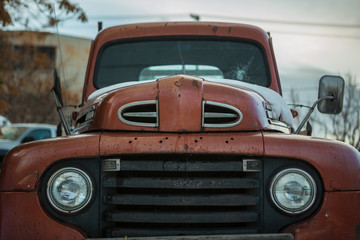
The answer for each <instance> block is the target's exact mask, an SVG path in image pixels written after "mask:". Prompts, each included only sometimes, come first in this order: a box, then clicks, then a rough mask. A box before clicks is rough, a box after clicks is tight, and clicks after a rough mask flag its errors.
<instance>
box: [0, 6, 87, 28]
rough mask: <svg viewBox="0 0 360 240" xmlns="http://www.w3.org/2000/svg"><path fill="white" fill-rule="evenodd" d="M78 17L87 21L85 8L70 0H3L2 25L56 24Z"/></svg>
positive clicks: (36, 25) (0, 10)
mask: <svg viewBox="0 0 360 240" xmlns="http://www.w3.org/2000/svg"><path fill="white" fill-rule="evenodd" d="M74 17H76V18H77V19H78V20H80V21H82V22H86V21H87V17H86V15H85V12H84V10H83V9H82V8H81V7H80V6H79V5H78V4H76V3H73V2H72V1H70V0H55V1H53V0H28V1H27V0H23V1H21V0H1V1H0V26H1V27H2V28H4V27H7V26H9V25H14V24H15V23H17V24H20V25H22V26H24V27H26V28H37V29H40V28H42V27H48V26H54V25H55V24H57V23H58V22H60V21H65V20H67V19H69V18H74Z"/></svg>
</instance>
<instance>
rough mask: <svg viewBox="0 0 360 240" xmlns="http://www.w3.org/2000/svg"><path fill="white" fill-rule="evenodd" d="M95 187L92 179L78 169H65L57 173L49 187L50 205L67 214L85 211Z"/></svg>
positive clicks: (51, 178)
mask: <svg viewBox="0 0 360 240" xmlns="http://www.w3.org/2000/svg"><path fill="white" fill-rule="evenodd" d="M92 195H93V187H92V183H91V180H90V177H89V176H88V175H87V174H86V173H85V172H84V171H82V170H80V169H77V168H70V167H69V168H63V169H60V170H58V171H57V172H55V173H54V174H53V175H52V176H51V177H50V179H49V181H48V185H47V196H48V199H49V201H50V204H51V205H52V206H53V207H54V208H56V209H57V210H59V211H61V212H65V213H74V212H78V211H80V210H81V209H83V208H84V207H85V206H86V205H87V204H88V203H89V202H90V200H91V197H92Z"/></svg>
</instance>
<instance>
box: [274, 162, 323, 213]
mask: <svg viewBox="0 0 360 240" xmlns="http://www.w3.org/2000/svg"><path fill="white" fill-rule="evenodd" d="M316 191H317V188H316V184H315V181H314V179H313V178H312V177H311V176H310V174H308V173H307V172H305V171H304V170H301V169H298V168H288V169H285V170H283V171H281V172H279V173H278V174H276V175H275V177H274V178H273V180H272V182H271V186H270V195H271V198H272V200H273V202H274V203H275V205H276V206H277V207H278V208H279V209H281V210H282V211H284V212H286V213H290V214H299V213H302V212H305V211H306V210H308V209H309V208H310V207H311V206H312V205H313V203H314V201H315V196H316Z"/></svg>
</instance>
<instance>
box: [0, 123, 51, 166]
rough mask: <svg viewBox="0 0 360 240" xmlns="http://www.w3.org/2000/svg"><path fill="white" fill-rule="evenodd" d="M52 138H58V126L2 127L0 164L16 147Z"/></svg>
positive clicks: (20, 125)
mask: <svg viewBox="0 0 360 240" xmlns="http://www.w3.org/2000/svg"><path fill="white" fill-rule="evenodd" d="M52 137H56V126H55V125H51V124H38V123H16V124H10V125H5V126H0V164H2V160H3V158H4V157H5V155H6V153H7V152H8V151H10V150H11V149H12V148H14V147H15V146H17V145H19V144H21V143H26V142H31V141H34V140H41V139H45V138H52ZM0 166H1V165H0Z"/></svg>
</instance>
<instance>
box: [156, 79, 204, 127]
mask: <svg viewBox="0 0 360 240" xmlns="http://www.w3.org/2000/svg"><path fill="white" fill-rule="evenodd" d="M158 86H159V119H160V131H161V132H170V131H171V132H200V131H201V109H202V90H203V87H202V86H203V80H202V79H201V78H195V77H188V76H186V75H176V76H174V77H170V78H167V79H166V80H162V79H159V80H158Z"/></svg>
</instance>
